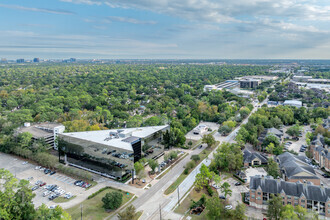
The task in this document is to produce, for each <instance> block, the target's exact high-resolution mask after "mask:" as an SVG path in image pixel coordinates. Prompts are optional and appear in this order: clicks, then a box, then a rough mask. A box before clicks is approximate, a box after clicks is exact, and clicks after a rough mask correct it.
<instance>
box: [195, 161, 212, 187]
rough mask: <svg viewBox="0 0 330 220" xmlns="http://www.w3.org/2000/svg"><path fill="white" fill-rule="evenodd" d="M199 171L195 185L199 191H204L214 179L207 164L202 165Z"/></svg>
mask: <svg viewBox="0 0 330 220" xmlns="http://www.w3.org/2000/svg"><path fill="white" fill-rule="evenodd" d="M199 171H200V172H199V173H198V174H197V175H196V180H195V185H196V186H195V187H196V189H197V190H201V189H203V187H205V186H207V185H208V184H209V182H210V180H211V179H212V175H211V172H210V170H209V168H208V167H207V166H206V165H205V164H202V166H201V168H200V169H199Z"/></svg>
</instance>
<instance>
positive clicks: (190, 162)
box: [186, 160, 196, 170]
mask: <svg viewBox="0 0 330 220" xmlns="http://www.w3.org/2000/svg"><path fill="white" fill-rule="evenodd" d="M195 165H196V163H195V162H194V161H193V160H191V161H189V162H188V163H187V164H186V168H187V169H189V170H190V169H192V168H194V167H195Z"/></svg>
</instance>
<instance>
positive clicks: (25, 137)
mask: <svg viewBox="0 0 330 220" xmlns="http://www.w3.org/2000/svg"><path fill="white" fill-rule="evenodd" d="M17 139H18V142H19V143H20V145H21V146H22V147H23V148H25V147H29V146H30V144H31V142H32V134H30V133H29V132H23V133H20V134H19V135H18V136H17Z"/></svg>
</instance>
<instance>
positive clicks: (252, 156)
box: [243, 149, 268, 167]
mask: <svg viewBox="0 0 330 220" xmlns="http://www.w3.org/2000/svg"><path fill="white" fill-rule="evenodd" d="M243 163H244V167H249V166H257V165H267V163H268V159H267V157H265V156H263V155H261V154H260V153H257V152H250V151H249V150H247V149H245V150H244V151H243Z"/></svg>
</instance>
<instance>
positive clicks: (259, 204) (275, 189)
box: [249, 176, 330, 218]
mask: <svg viewBox="0 0 330 220" xmlns="http://www.w3.org/2000/svg"><path fill="white" fill-rule="evenodd" d="M271 195H280V196H281V197H282V201H283V205H288V204H290V205H292V206H297V205H300V206H302V207H303V208H307V210H313V211H315V212H317V213H319V215H320V216H325V217H327V218H329V217H330V188H326V187H323V186H315V185H313V184H312V183H310V182H308V183H307V182H306V183H301V182H296V183H292V182H286V181H283V180H281V179H273V178H272V177H260V176H254V177H251V179H250V202H249V203H250V206H253V207H256V208H260V209H267V206H268V203H267V201H268V200H269V199H270V198H271Z"/></svg>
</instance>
